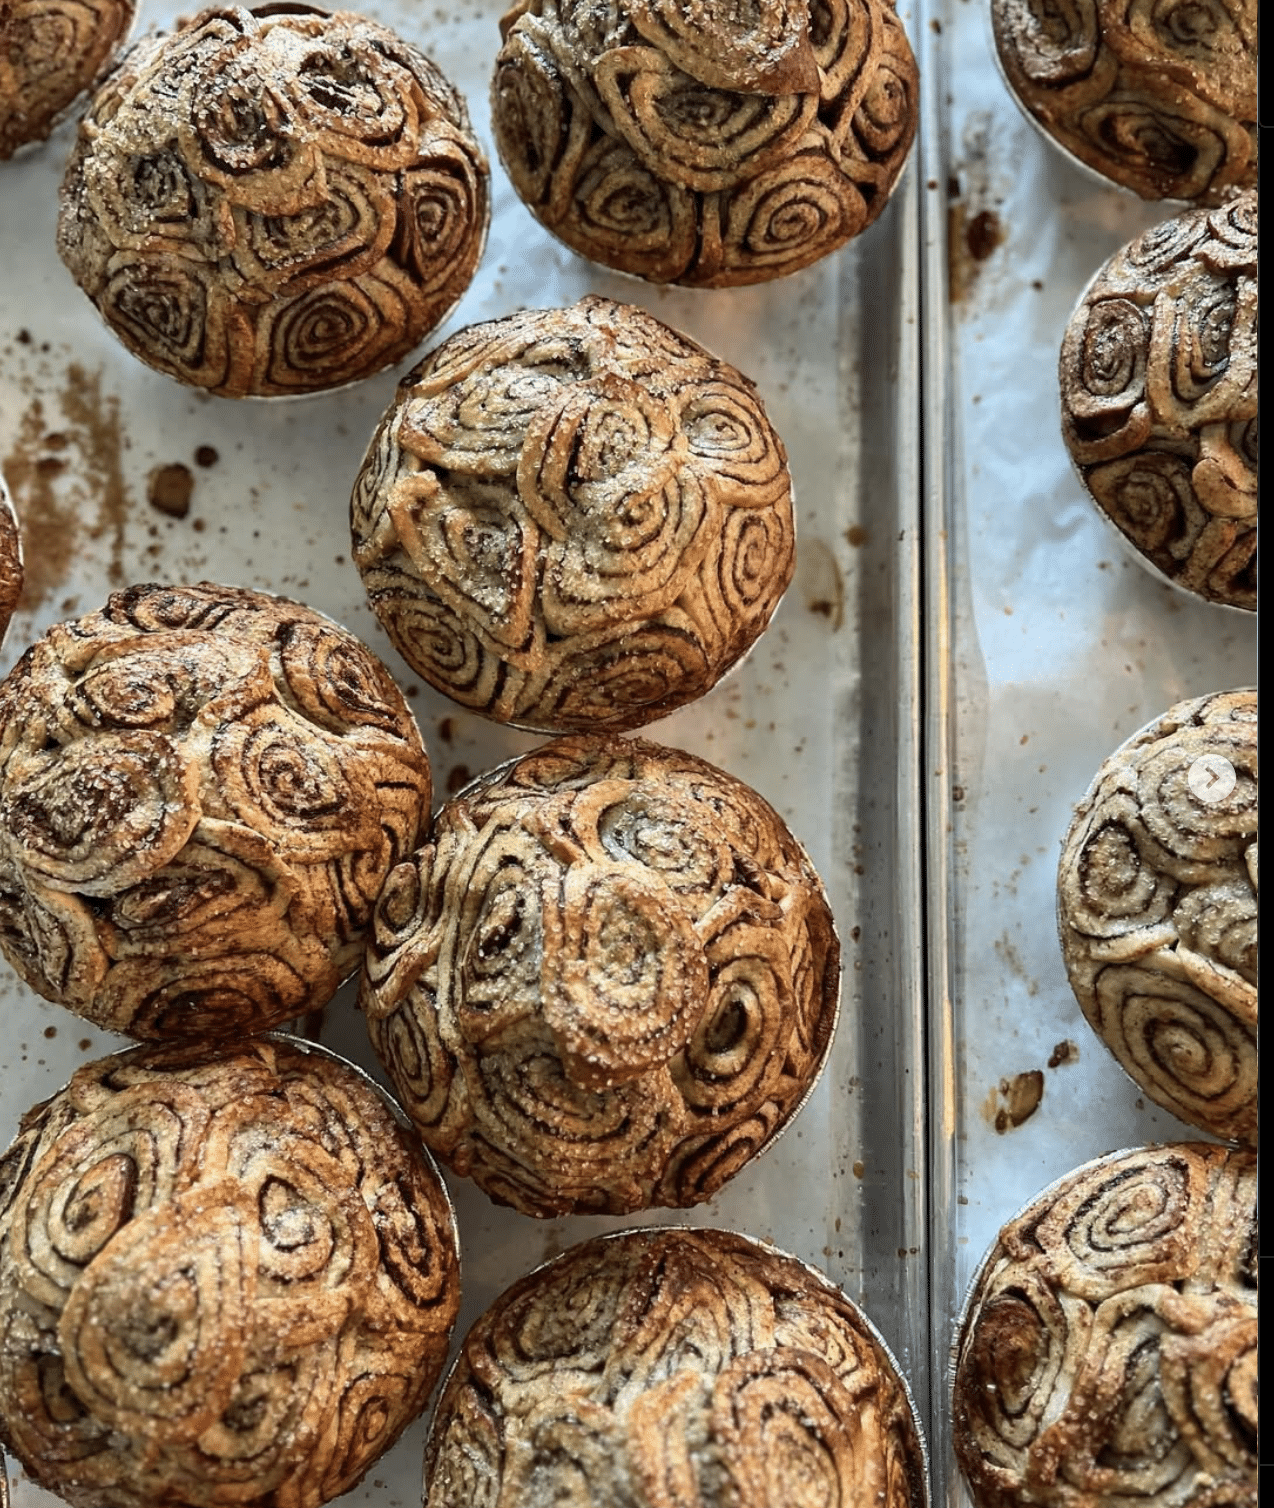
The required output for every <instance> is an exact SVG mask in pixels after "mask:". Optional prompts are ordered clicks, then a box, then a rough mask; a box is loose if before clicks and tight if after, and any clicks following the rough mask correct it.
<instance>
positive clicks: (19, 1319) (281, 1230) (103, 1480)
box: [0, 1038, 459, 1508]
mask: <svg viewBox="0 0 1274 1508" xmlns="http://www.w3.org/2000/svg"><path fill="white" fill-rule="evenodd" d="M0 1191H3V1192H0V1439H3V1443H4V1445H5V1446H6V1448H7V1449H9V1450H11V1451H12V1452H13V1453H14V1454H15V1455H16V1456H17V1458H18V1459H19V1460H20V1461H21V1462H22V1463H23V1465H24V1467H25V1468H26V1470H27V1472H28V1474H29V1475H30V1476H31V1477H32V1478H33V1480H35V1481H37V1482H38V1483H39V1484H40V1485H41V1486H43V1487H46V1488H48V1489H49V1490H50V1491H53V1492H56V1493H59V1494H61V1495H62V1496H63V1497H65V1498H66V1500H67V1501H68V1502H70V1503H72V1504H75V1505H77V1508H86V1505H88V1504H91V1503H103V1502H110V1503H113V1504H117V1505H119V1508H145V1505H148V1504H153V1503H157V1502H164V1503H170V1504H173V1505H189V1508H204V1505H208V1504H213V1503H220V1504H225V1503H246V1502H252V1503H276V1504H284V1503H287V1504H291V1505H295V1508H318V1505H319V1504H322V1503H325V1502H327V1501H328V1500H329V1499H330V1498H333V1497H335V1496H337V1495H339V1494H340V1493H342V1492H345V1491H347V1490H348V1489H349V1488H351V1487H353V1486H354V1484H355V1483H356V1482H357V1481H358V1480H359V1478H360V1477H361V1476H362V1475H363V1473H364V1472H365V1471H366V1470H367V1468H368V1467H369V1466H370V1465H371V1464H372V1462H373V1461H374V1460H375V1459H376V1457H377V1456H379V1455H380V1454H381V1452H382V1451H383V1450H385V1449H386V1448H387V1447H388V1446H389V1445H391V1444H392V1443H393V1441H394V1440H395V1439H396V1438H397V1436H398V1435H399V1434H400V1433H401V1431H402V1430H403V1429H404V1428H405V1426H406V1425H407V1424H408V1423H410V1421H411V1420H412V1419H414V1418H415V1417H416V1415H417V1414H419V1413H420V1411H421V1409H422V1408H423V1407H424V1405H425V1401H426V1399H427V1398H428V1396H429V1394H430V1393H431V1392H432V1391H433V1388H434V1385H435V1384H436V1382H437V1381H438V1377H439V1374H440V1373H441V1370H442V1363H443V1360H444V1358H445V1356H446V1352H447V1346H448V1343H449V1339H450V1332H451V1328H452V1326H453V1324H454V1323H455V1318H456V1314H457V1311H458V1308H459V1266H458V1260H457V1248H456V1235H455V1228H454V1224H453V1221H452V1215H451V1208H450V1205H449V1203H448V1201H447V1196H446V1194H445V1192H444V1191H443V1188H442V1184H441V1182H440V1181H439V1179H438V1176H437V1174H436V1172H435V1171H434V1168H433V1166H432V1164H431V1163H430V1162H429V1160H428V1157H427V1156H426V1155H425V1154H424V1153H422V1151H421V1150H420V1148H419V1146H418V1145H417V1143H416V1142H415V1139H414V1138H413V1137H411V1136H409V1135H408V1134H407V1133H406V1132H405V1131H404V1130H403V1129H402V1128H401V1127H400V1125H399V1124H398V1122H397V1120H396V1119H395V1118H394V1116H393V1114H391V1112H390V1110H389V1109H388V1108H387V1103H386V1101H385V1100H384V1099H383V1098H382V1096H381V1095H380V1093H379V1092H378V1091H377V1090H376V1089H375V1088H374V1087H373V1086H372V1085H371V1083H370V1081H367V1080H365V1079H364V1078H363V1077H362V1076H361V1075H360V1074H358V1073H357V1072H356V1071H355V1070H354V1069H352V1068H351V1067H350V1066H349V1065H348V1064H346V1063H344V1062H342V1061H341V1060H340V1059H337V1058H334V1057H332V1056H331V1055H330V1054H328V1053H325V1052H321V1051H312V1050H309V1049H307V1048H304V1047H302V1046H300V1045H294V1044H292V1043H290V1042H289V1041H288V1040H287V1039H284V1038H260V1039H258V1040H257V1041H256V1042H254V1043H252V1044H251V1045H250V1046H248V1047H246V1048H241V1049H233V1050H230V1049H227V1050H224V1051H222V1050H219V1049H217V1048H216V1047H213V1046H208V1045H193V1044H191V1045H187V1046H181V1045H165V1046H158V1045H150V1046H147V1047H141V1048H133V1049H130V1050H129V1051H127V1052H125V1053H121V1054H117V1055H116V1056H115V1057H112V1058H105V1059H102V1060H101V1061H99V1062H97V1063H92V1064H89V1065H87V1066H86V1067H84V1068H82V1069H80V1070H79V1072H78V1073H77V1074H76V1075H75V1077H74V1078H73V1079H72V1081H71V1083H70V1084H69V1085H68V1086H67V1087H66V1088H65V1089H64V1090H62V1091H61V1092H60V1093H59V1094H57V1095H55V1096H54V1097H53V1098H52V1099H51V1100H49V1101H46V1102H45V1103H44V1104H43V1105H41V1106H39V1107H37V1108H36V1109H35V1110H33V1111H32V1112H31V1113H30V1114H29V1115H28V1116H27V1117H26V1118H25V1119H24V1121H23V1123H22V1131H21V1133H20V1135H19V1137H18V1139H17V1141H16V1142H15V1143H14V1144H13V1146H12V1147H10V1148H9V1150H8V1152H7V1153H6V1154H5V1156H4V1158H3V1160H0Z"/></svg>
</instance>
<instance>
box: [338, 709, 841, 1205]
mask: <svg viewBox="0 0 1274 1508" xmlns="http://www.w3.org/2000/svg"><path fill="white" fill-rule="evenodd" d="M839 986H840V980H839V946H838V943H837V940H836V935H835V932H834V930H833V927H832V920H831V915H830V912H829V910H828V906H827V901H826V897H825V895H824V892H823V887H822V885H821V883H820V881H819V879H818V877H817V875H816V874H815V873H814V870H813V868H812V867H811V865H810V862H809V859H808V858H807V857H806V855H805V853H804V851H803V850H802V849H801V848H800V846H799V845H798V844H797V842H796V840H795V839H794V838H793V837H792V836H791V834H790V833H789V832H788V830H787V828H786V827H785V826H784V825H783V822H782V820H781V819H780V818H779V817H778V815H777V814H776V813H775V812H774V811H773V810H772V809H771V808H770V807H769V806H768V805H767V804H766V803H765V802H764V801H763V800H762V799H761V797H760V796H758V795H757V794H756V793H755V792H754V791H751V790H749V789H748V788H747V787H746V786H744V785H743V784H742V783H741V782H739V781H738V780H735V779H733V778H732V777H730V776H728V775H726V774H724V773H723V772H722V771H720V770H716V769H714V768H713V767H712V766H711V765H708V764H707V763H705V762H704V761H703V760H701V759H697V758H694V757H693V756H691V755H689V754H683V753H681V752H679V751H678V750H675V749H666V748H662V747H660V746H658V745H656V744H651V743H645V742H642V741H639V740H629V739H621V738H606V737H593V738H587V737H575V738H562V739H557V740H555V741H554V742H552V743H549V744H546V745H544V746H543V747H542V748H540V749H537V750H535V751H534V752H532V753H530V754H527V755H525V756H524V757H522V758H521V759H517V760H514V761H512V762H511V763H509V764H506V765H502V766H500V767H499V768H497V769H495V770H492V771H490V772H489V773H488V774H486V775H484V776H483V777H481V779H480V780H478V781H476V782H475V783H474V784H472V785H471V786H469V787H467V788H466V790H464V791H463V792H461V793H460V794H459V795H458V796H456V797H455V798H453V799H452V800H451V801H449V802H448V803H447V804H446V805H445V806H444V807H443V808H442V810H441V812H440V813H439V814H438V817H437V819H436V821H435V823H434V828H433V832H432V836H431V840H430V842H429V843H428V845H427V846H425V847H424V848H422V849H421V850H420V851H419V852H418V853H417V854H416V855H415V856H414V857H413V858H411V859H409V860H407V861H406V862H404V863H402V864H400V865H399V866H398V868H397V869H395V870H394V871H393V872H392V873H391V874H390V876H389V879H388V881H387V882H386V885H385V889H384V892H383V894H382V896H381V899H380V902H379V904H378V906H377V909H376V915H375V920H374V924H373V932H372V937H371V940H370V942H369V944H368V951H367V954H366V956H365V959H364V967H363V979H362V989H361V994H360V1004H361V1006H362V1008H363V1010H364V1012H365V1013H366V1017H367V1023H368V1027H369V1030H370V1032H371V1038H372V1042H373V1044H374V1046H375V1048H376V1051H377V1053H378V1054H379V1055H380V1058H381V1060H382V1061H383V1062H384V1064H385V1067H386V1069H387V1070H388V1072H389V1074H390V1076H391V1078H392V1079H393V1082H394V1084H395V1086H396V1088H397V1090H398V1093H399V1096H400V1098H401V1100H402V1102H403V1104H404V1106H405V1107H406V1109H407V1113H408V1114H409V1115H410V1116H411V1118H412V1120H413V1122H414V1123H415V1125H416V1127H417V1129H418V1130H419V1131H420V1134H421V1136H422V1137H423V1138H424V1140H425V1143H426V1145H427V1146H429V1147H430V1148H431V1149H432V1150H433V1151H434V1152H435V1154H436V1155H437V1156H439V1157H440V1158H442V1159H443V1161H445V1162H446V1163H447V1164H448V1165H449V1166H450V1167H452V1168H453V1169H454V1170H455V1171H456V1172H458V1173H462V1174H466V1175H468V1176H470V1177H472V1178H473V1179H474V1180H475V1181H476V1182H477V1183H478V1184H479V1185H480V1186H481V1187H482V1188H483V1189H485V1190H486V1192H487V1193H488V1194H489V1195H491V1197H492V1198H494V1199H496V1200H498V1201H500V1202H502V1203H506V1204H512V1205H513V1206H515V1207H516V1208H517V1209H519V1210H521V1211H522V1212H523V1213H525V1214H530V1215H539V1216H551V1215H560V1214H566V1213H570V1212H573V1211H574V1212H580V1213H585V1212H589V1213H592V1212H595V1213H607V1214H628V1213H630V1212H631V1211H634V1210H638V1209H646V1208H649V1207H651V1206H654V1205H664V1206H671V1207H679V1206H686V1205H691V1204H697V1203H699V1202H700V1201H701V1200H704V1199H708V1198H711V1196H712V1195H713V1194H715V1193H716V1192H717V1190H718V1189H719V1188H720V1187H721V1186H722V1184H723V1183H724V1182H725V1181H726V1179H727V1178H729V1177H730V1176H731V1174H733V1173H734V1172H735V1171H737V1169H738V1168H739V1167H741V1166H742V1165H743V1164H744V1163H745V1162H747V1161H748V1160H749V1159H750V1158H751V1157H752V1156H754V1155H755V1154H756V1153H757V1152H758V1151H760V1150H761V1148H762V1147H764V1146H765V1145H766V1144H767V1143H768V1142H769V1141H770V1140H771V1138H772V1137H773V1136H774V1135H775V1133H776V1132H777V1131H778V1130H779V1129H780V1128H781V1126H782V1125H783V1124H784V1123H785V1122H786V1121H787V1120H788V1118H789V1117H790V1116H791V1115H793V1114H794V1113H795V1111H796V1110H797V1109H798V1108H799V1106H800V1104H801V1103H802V1101H803V1100H804V1098H805V1096H806V1094H807V1093H808V1091H809V1089H810V1087H811V1085H812V1083H813V1081H814V1078H815V1077H816V1075H817V1073H818V1070H819V1068H820V1066H821V1064H822V1061H823V1058H824V1056H825V1054H826V1052H827V1048H828V1045H829V1043H830V1039H831V1034H832V1029H833V1025H834V1020H835V1014H836V1008H837V1003H838V998H839Z"/></svg>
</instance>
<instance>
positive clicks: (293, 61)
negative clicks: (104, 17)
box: [0, 0, 490, 398]
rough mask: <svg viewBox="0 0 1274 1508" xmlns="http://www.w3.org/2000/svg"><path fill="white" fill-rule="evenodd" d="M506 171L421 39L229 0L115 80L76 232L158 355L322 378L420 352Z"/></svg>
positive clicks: (298, 383)
mask: <svg viewBox="0 0 1274 1508" xmlns="http://www.w3.org/2000/svg"><path fill="white" fill-rule="evenodd" d="M29 8H30V9H36V8H44V9H47V8H49V6H48V4H47V0H41V5H40V7H37V6H35V5H34V4H31V5H30V6H29ZM86 8H90V9H91V7H86ZM6 15H7V10H6ZM3 67H4V64H3V62H0V70H2V69H3ZM0 77H2V74H0ZM487 177H488V175H487V165H486V160H485V158H484V156H483V153H482V149H481V148H480V147H479V145H478V142H477V139H476V137H475V136H474V135H473V133H472V131H471V130H470V126H469V119H468V115H467V113H466V110H465V105H464V101H463V100H462V99H461V97H460V96H459V94H457V93H456V91H455V90H454V89H453V88H452V86H451V85H450V84H449V83H448V82H447V80H446V79H445V78H443V76H442V74H441V73H439V71H438V69H437V68H436V67H435V66H434V64H433V63H432V62H430V60H429V59H428V58H427V57H426V56H425V55H424V54H423V53H422V52H420V51H419V49H417V48H415V47H413V46H411V45H410V44H409V43H407V42H404V41H402V40H400V39H399V38H398V37H396V36H395V35H394V34H393V33H392V32H390V31H388V30H386V29H385V27H383V26H381V25H379V24H377V23H376V22H374V21H370V20H367V19H366V18H364V17H361V16H357V15H355V14H353V13H352V12H347V11H338V12H336V13H334V14H330V15H329V14H327V13H325V12H322V11H319V10H317V9H315V8H314V7H311V6H308V5H301V4H291V3H289V4H288V5H286V6H277V5H267V6H263V7H260V8H259V9H257V10H248V9H243V8H241V7H238V6H226V7H221V8H217V9H211V10H205V11H202V12H201V13H200V14H199V15H197V16H195V17H194V18H193V19H191V20H189V21H187V22H186V23H185V24H184V25H183V26H181V27H180V29H179V30H178V31H176V32H175V33H174V34H172V35H171V36H167V37H158V36H151V37H148V38H146V39H145V40H144V41H142V42H141V43H139V44H138V45H137V46H136V47H135V48H133V49H132V50H131V51H130V52H129V53H128V54H127V55H126V56H125V58H124V59H123V60H122V62H121V64H120V66H119V68H118V69H117V70H116V71H115V73H114V74H113V75H112V76H111V78H110V79H109V80H108V81H107V83H106V84H105V85H104V86H103V88H102V89H101V90H100V91H99V93H98V94H97V96H96V97H95V99H94V100H93V103H92V105H91V107H90V109H89V113H88V116H87V118H86V120H85V122H84V124H83V126H82V128H81V131H80V136H79V140H78V142H77V145H76V148H75V152H74V154H73V156H72V158H71V162H70V165H69V166H68V168H67V173H66V178H65V181H64V183H63V186H62V211H61V216H60V219H59V222H58V249H59V251H60V252H61V255H62V259H63V261H64V262H65V263H66V264H67V266H68V268H69V269H70V271H71V273H72V275H73V276H74V278H75V280H76V281H77V282H78V283H79V285H80V286H81V287H82V288H83V289H84V291H85V292H86V293H87V294H88V296H89V298H91V299H92V301H93V302H94V304H96V305H97V307H98V309H99V311H100V312H101V313H102V315H103V317H104V318H105V319H106V322H107V324H108V325H110V326H111V328H112V329H113V330H114V331H115V332H116V334H117V335H118V336H119V337H120V339H121V340H122V341H123V342H124V344H125V345H126V346H127V347H128V348H129V350H130V351H132V352H133V354H134V355H135V356H138V357H140V358H141V359H142V360H143V361H145V362H148V363H149V364H150V365H151V366H154V367H157V368H158V369H159V370H160V371H162V372H167V373H168V374H169V375H170V376H173V377H176V378H177V379H178V380H179V381H182V382H185V383H188V384H190V385H192V386H195V387H200V388H205V389H207V390H208V391H210V392H214V393H219V394H221V395H222V396H224V397H230V398H241V397H244V396H249V395H251V396H258V397H276V396H280V395H286V394H292V393H308V392H316V391H320V390H323V389H327V388H332V387H338V386H341V385H342V384H344V383H348V382H354V381H357V380H358V379H359V378H362V377H367V376H369V375H371V374H372V373H373V372H378V371H380V370H381V369H382V368H384V367H387V366H391V365H393V364H394V363H395V362H397V361H399V360H401V359H402V357H403V356H405V355H406V354H407V352H408V351H410V350H411V349H412V347H413V346H415V345H418V344H419V342H420V341H421V340H423V339H424V337H425V336H426V335H427V334H428V333H429V331H430V330H432V329H433V328H434V326H435V325H437V324H439V323H440V322H441V321H442V320H443V319H444V318H445V317H446V315H447V314H448V313H449V312H450V310H451V309H452V308H453V306H454V305H455V304H456V303H457V302H458V300H459V299H460V297H461V295H462V294H463V293H464V291H465V289H466V288H467V287H468V285H469V282H470V280H471V278H472V277H473V273H474V271H475V269H476V267H477V264H478V258H479V256H480V255H481V252H482V246H483V243H484V241H485V238H486V231H487V223H488V220H489V217H490V210H489V204H488V192H487Z"/></svg>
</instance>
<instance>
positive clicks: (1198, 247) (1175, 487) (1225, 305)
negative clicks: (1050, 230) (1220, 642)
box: [1059, 191, 1258, 611]
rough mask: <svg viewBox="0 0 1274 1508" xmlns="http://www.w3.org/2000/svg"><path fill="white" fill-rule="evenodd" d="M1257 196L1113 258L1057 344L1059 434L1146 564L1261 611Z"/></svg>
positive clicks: (1149, 234)
mask: <svg viewBox="0 0 1274 1508" xmlns="http://www.w3.org/2000/svg"><path fill="white" fill-rule="evenodd" d="M1256 246H1257V196H1256V193H1255V192H1254V191H1252V192H1248V193H1243V194H1239V195H1237V196H1235V198H1234V199H1233V200H1232V201H1231V202H1230V203H1228V204H1227V205H1225V206H1224V207H1223V208H1221V209H1214V210H1210V211H1209V210H1205V209H1200V210H1187V211H1186V212H1185V213H1184V214H1182V215H1179V216H1177V217H1176V218H1174V219H1172V220H1169V221H1166V222H1164V223H1163V224H1160V225H1156V226H1154V227H1153V228H1152V229H1150V230H1148V231H1146V233H1145V234H1144V235H1142V236H1140V237H1139V238H1138V239H1137V240H1135V241H1133V242H1131V243H1130V244H1129V245H1127V246H1125V247H1124V248H1123V249H1122V250H1120V251H1119V252H1117V253H1116V254H1115V255H1114V256H1113V257H1112V258H1111V259H1110V260H1109V261H1108V262H1107V263H1106V264H1105V265H1104V266H1103V267H1102V268H1101V270H1100V271H1099V272H1098V274H1097V276H1096V277H1095V278H1094V280H1093V281H1092V283H1090V284H1089V286H1088V288H1087V290H1086V291H1085V293H1084V296H1083V298H1082V299H1081V300H1080V302H1079V305H1078V307H1077V308H1076V310H1075V312H1074V314H1073V315H1072V316H1071V319H1070V323H1069V324H1068V325H1067V327H1066V334H1065V337H1064V338H1063V341H1062V350H1061V358H1060V363H1059V378H1060V386H1061V394H1062V434H1063V437H1064V439H1065V441H1066V447H1067V449H1068V450H1069V451H1070V454H1071V459H1072V460H1073V461H1074V463H1075V465H1076V467H1077V468H1078V470H1079V473H1080V476H1081V477H1082V478H1083V480H1084V484H1085V486H1086V487H1087V488H1088V490H1089V492H1090V493H1091V494H1092V496H1093V499H1094V500H1095V502H1096V503H1097V505H1098V507H1099V508H1100V509H1101V511H1102V512H1103V513H1104V514H1105V516H1106V517H1107V518H1108V519H1109V520H1110V521H1111V522H1112V523H1113V524H1114V525H1115V527H1116V528H1117V529H1119V531H1120V532H1121V533H1122V534H1123V535H1124V537H1125V538H1126V539H1127V540H1128V541H1129V542H1130V543H1131V544H1132V545H1133V546H1134V547H1135V549H1136V550H1137V552H1138V554H1139V557H1140V559H1141V560H1142V561H1143V562H1144V563H1147V564H1149V565H1150V566H1151V567H1153V568H1154V569H1155V570H1156V571H1157V572H1159V573H1160V574H1161V575H1162V576H1164V577H1166V578H1167V579H1168V580H1169V581H1172V582H1175V583H1176V584H1177V585H1178V586H1180V587H1184V588H1185V589H1186V590H1187V591H1190V592H1193V593H1195V594H1196V595H1197V596H1200V597H1203V598H1204V599H1205V600H1208V601H1211V602H1220V603H1224V604H1226V605H1228V606H1230V607H1239V608H1246V609H1249V610H1251V611H1255V609H1256V600H1257V581H1256V574H1257V549H1256V545H1257V541H1256V534H1257V500H1258V499H1257V459H1258V457H1257V423H1258V416H1257V333H1256V332H1257V325H1256V301H1257V268H1256Z"/></svg>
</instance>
